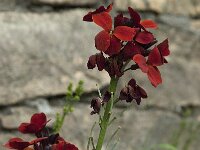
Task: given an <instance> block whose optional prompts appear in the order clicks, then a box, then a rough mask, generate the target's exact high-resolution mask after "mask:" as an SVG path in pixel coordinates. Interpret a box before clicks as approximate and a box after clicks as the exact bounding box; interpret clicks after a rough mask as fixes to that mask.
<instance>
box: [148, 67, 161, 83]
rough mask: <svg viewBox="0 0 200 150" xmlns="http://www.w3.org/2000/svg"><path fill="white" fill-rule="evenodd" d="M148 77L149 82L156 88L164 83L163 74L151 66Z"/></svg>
mask: <svg viewBox="0 0 200 150" xmlns="http://www.w3.org/2000/svg"><path fill="white" fill-rule="evenodd" d="M147 75H148V78H149V80H150V81H151V84H152V85H153V86H154V87H157V86H158V85H159V84H161V83H162V78H161V74H160V71H159V70H158V68H157V67H153V66H149V70H148V72H147Z"/></svg>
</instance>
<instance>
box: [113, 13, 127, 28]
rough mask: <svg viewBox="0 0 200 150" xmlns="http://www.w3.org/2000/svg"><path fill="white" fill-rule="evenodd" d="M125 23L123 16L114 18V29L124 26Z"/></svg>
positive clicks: (119, 15)
mask: <svg viewBox="0 0 200 150" xmlns="http://www.w3.org/2000/svg"><path fill="white" fill-rule="evenodd" d="M124 25H125V22H124V16H123V14H122V13H121V14H118V15H117V16H116V17H115V18H114V27H115V28H116V27H117V26H124Z"/></svg>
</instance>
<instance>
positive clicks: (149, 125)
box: [0, 0, 200, 150]
mask: <svg viewBox="0 0 200 150" xmlns="http://www.w3.org/2000/svg"><path fill="white" fill-rule="evenodd" d="M96 2H97V1H94V0H80V1H78V0H74V1H72V0H0V27H1V30H0V35H1V39H0V110H1V111H0V145H2V144H4V143H5V142H7V141H8V139H10V138H12V137H16V136H19V137H22V138H23V139H27V140H29V139H33V137H30V136H29V135H21V134H20V133H19V132H17V127H18V125H19V124H20V123H22V122H27V121H29V119H30V117H31V116H32V114H33V113H37V112H41V111H43V112H45V113H47V116H48V118H51V119H52V120H51V121H50V122H49V123H48V126H49V127H52V125H53V122H54V121H55V113H56V112H61V111H62V107H63V105H64V99H65V96H64V94H65V93H66V88H67V85H68V83H69V82H73V83H77V82H78V81H79V80H80V79H82V80H84V81H85V91H86V92H87V93H86V94H84V96H83V97H82V98H81V101H82V102H84V103H79V104H77V105H76V106H75V111H74V112H73V113H72V114H70V115H69V116H67V118H66V120H65V123H64V126H63V129H62V131H61V135H63V136H64V137H65V138H66V140H69V141H71V142H73V143H75V144H77V145H78V147H79V148H80V150H85V149H86V143H87V140H88V136H89V132H90V128H91V127H92V124H93V123H94V121H97V119H98V117H97V116H94V115H93V116H90V114H89V113H90V111H91V109H90V108H89V107H90V104H89V103H88V101H90V100H91V98H92V97H93V96H94V95H95V96H96V94H97V92H96V89H97V88H96V83H98V84H99V86H100V87H102V86H104V85H106V84H108V82H109V81H108V76H107V74H106V73H105V72H98V71H97V70H96V69H95V70H87V69H86V62H87V59H88V57H89V56H90V55H91V54H94V53H95V52H97V51H96V50H95V48H94V36H95V34H96V33H97V32H98V31H99V29H100V28H98V27H96V26H95V25H93V24H89V23H84V22H82V16H83V15H84V14H86V13H87V12H88V11H89V10H88V9H87V8H85V9H84V8H83V7H92V6H94V5H93V4H96ZM107 2H108V1H107ZM97 3H98V4H100V2H97ZM128 5H131V6H132V7H133V8H136V9H138V10H141V11H142V13H141V14H142V18H151V19H153V20H155V21H156V22H158V23H159V30H156V31H155V32H154V33H155V34H156V37H158V38H159V41H161V40H163V39H164V38H166V37H168V38H169V41H170V49H171V56H170V57H169V58H167V59H168V61H169V64H168V65H166V66H163V67H161V68H162V69H161V73H162V76H163V80H164V81H163V84H162V85H160V86H159V87H158V88H157V89H155V88H154V87H152V86H151V84H150V83H149V81H148V80H147V77H146V75H145V74H143V73H142V72H141V71H139V70H138V71H136V72H135V73H134V74H133V76H134V77H135V78H136V79H138V80H139V81H138V82H139V83H138V84H139V85H142V86H143V87H144V88H145V89H146V90H147V92H148V95H149V98H148V99H147V100H144V101H143V102H142V104H141V105H140V106H136V105H135V104H131V105H133V106H134V108H133V107H131V108H130V109H127V110H126V111H125V112H124V108H125V107H127V104H125V103H123V102H121V103H120V104H119V105H118V106H119V107H117V108H116V109H115V113H114V115H115V116H117V117H118V120H116V121H115V123H116V124H115V125H114V126H111V127H110V128H109V129H108V131H109V133H108V136H107V139H106V141H108V138H109V137H110V135H111V133H113V132H114V131H115V130H116V129H117V127H118V126H121V129H120V131H119V133H118V134H117V136H116V137H115V138H114V140H113V142H112V143H111V144H110V146H112V145H113V144H114V142H117V140H118V138H119V137H120V141H119V142H118V145H117V148H116V150H118V149H119V150H121V149H126V150H133V149H135V150H150V149H151V150H163V149H159V148H158V145H159V144H172V145H174V146H175V147H177V149H178V150H197V148H198V147H200V145H199V140H200V136H199V135H200V111H199V110H200V109H199V108H200V99H199V97H200V94H199V91H200V86H199V83H200V79H199V74H200V66H199V63H200V62H199V61H200V60H199V57H200V51H199V49H200V43H199V41H200V29H199V28H200V23H199V16H200V9H199V0H196V1H195V0H191V1H189V0H181V1H178V0H141V1H136V0H126V1H124V0H115V7H114V9H115V10H117V11H124V10H125V9H127V7H128ZM76 7H77V8H76ZM80 7H81V8H80ZM130 77H132V74H131V75H130V74H127V75H126V77H125V79H123V80H122V81H121V83H120V87H119V89H120V88H121V87H122V86H124V85H125V84H126V83H127V80H128V79H129V78H130ZM93 90H95V92H94V91H93ZM90 91H93V92H90ZM11 104H12V105H11ZM2 105H3V106H2ZM97 126H98V125H97ZM97 126H96V128H95V129H94V132H93V135H94V137H95V139H96V136H97V134H98V132H99V131H98V128H97ZM95 141H96V140H95ZM105 145H106V144H105ZM0 149H5V148H3V147H1V146H0ZM105 149H106V146H104V150H105ZM108 149H111V148H110V147H109V148H108Z"/></svg>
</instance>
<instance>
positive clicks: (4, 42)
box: [0, 10, 108, 105]
mask: <svg viewBox="0 0 200 150" xmlns="http://www.w3.org/2000/svg"><path fill="white" fill-rule="evenodd" d="M86 12H87V11H81V10H73V11H67V12H63V13H60V14H58V13H55V14H47V13H44V14H33V13H25V14H24V13H14V12H8V13H1V14H0V20H1V21H0V26H1V31H0V36H1V37H3V38H2V39H1V40H0V55H1V59H0V78H1V79H0V91H1V92H0V104H1V105H2V104H4V105H6V104H11V103H16V102H17V101H20V100H22V99H27V98H31V97H34V96H36V95H38V96H39V95H56V94H60V93H65V90H66V87H67V84H68V83H69V82H74V83H77V82H78V81H79V80H84V81H85V90H86V91H88V90H93V89H96V83H98V84H100V86H101V85H102V84H103V83H104V84H105V83H107V81H108V80H107V76H106V75H105V74H104V73H101V74H99V73H98V71H90V70H87V69H86V62H87V59H88V57H89V56H90V54H92V53H94V52H95V48H94V46H93V42H94V41H93V36H94V34H95V33H96V32H97V31H98V30H97V28H95V26H93V25H92V24H87V23H84V22H82V16H83V15H84V14H86ZM83 31H84V32H83ZM86 41H87V42H86ZM97 74H98V76H97Z"/></svg>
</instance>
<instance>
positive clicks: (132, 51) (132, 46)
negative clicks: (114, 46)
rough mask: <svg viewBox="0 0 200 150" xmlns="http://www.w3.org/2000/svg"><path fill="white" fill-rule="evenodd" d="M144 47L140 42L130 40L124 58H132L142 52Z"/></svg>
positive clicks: (125, 48) (124, 51)
mask: <svg viewBox="0 0 200 150" xmlns="http://www.w3.org/2000/svg"><path fill="white" fill-rule="evenodd" d="M142 49H143V48H142V47H141V46H139V44H136V43H133V42H128V43H127V44H126V46H125V47H124V50H123V57H124V59H130V58H132V57H133V56H134V55H136V54H141V51H142Z"/></svg>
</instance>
